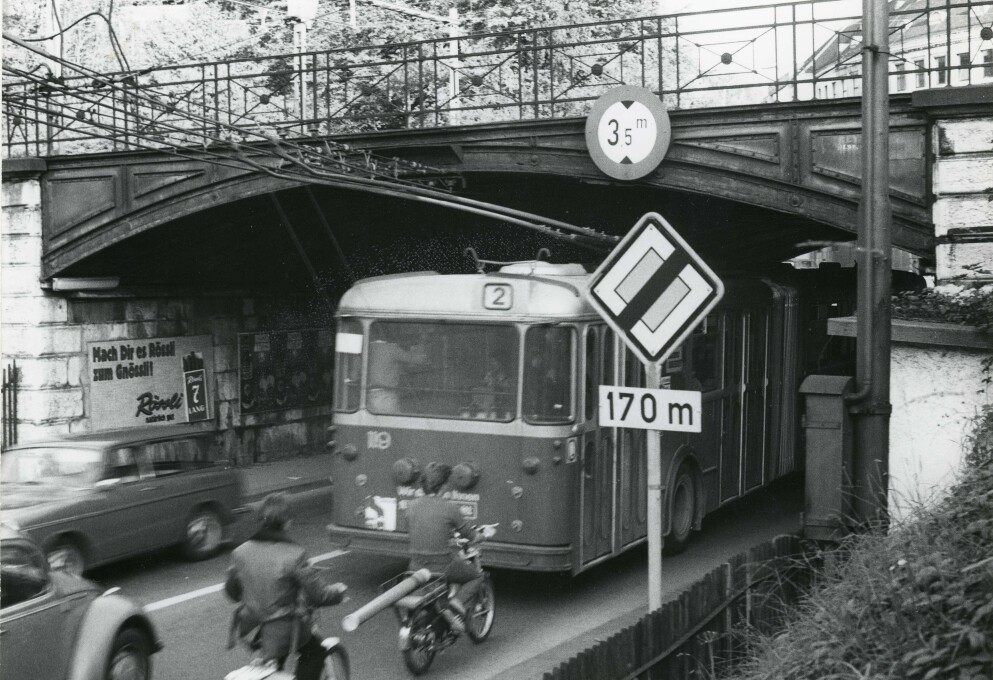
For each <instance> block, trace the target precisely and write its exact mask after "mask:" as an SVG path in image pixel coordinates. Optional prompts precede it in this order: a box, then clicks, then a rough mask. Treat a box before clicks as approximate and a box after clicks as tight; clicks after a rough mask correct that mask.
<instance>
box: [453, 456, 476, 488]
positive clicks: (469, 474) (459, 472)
mask: <svg viewBox="0 0 993 680" xmlns="http://www.w3.org/2000/svg"><path fill="white" fill-rule="evenodd" d="M478 481H479V470H477V469H476V466H475V465H473V464H472V463H459V464H458V465H456V466H455V467H453V468H452V483H453V484H454V485H455V486H456V487H457V488H458V489H459V490H461V491H468V490H469V489H471V488H472V487H474V486H476V482H478Z"/></svg>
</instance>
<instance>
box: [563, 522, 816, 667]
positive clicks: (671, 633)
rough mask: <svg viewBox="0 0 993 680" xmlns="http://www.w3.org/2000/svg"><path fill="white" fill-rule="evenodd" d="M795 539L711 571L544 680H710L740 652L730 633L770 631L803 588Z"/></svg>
mask: <svg viewBox="0 0 993 680" xmlns="http://www.w3.org/2000/svg"><path fill="white" fill-rule="evenodd" d="M807 565H808V561H807V560H806V559H803V550H802V544H801V541H800V539H799V538H798V537H796V536H780V537H778V538H776V539H774V540H772V541H770V542H769V543H766V544H764V545H759V546H756V547H754V548H752V549H751V550H749V551H748V552H747V553H741V554H738V555H736V556H735V557H734V558H732V559H731V560H730V561H728V562H727V563H725V564H723V565H721V566H720V567H717V568H716V569H714V570H713V571H711V572H710V573H709V574H707V575H706V576H704V577H703V578H702V579H700V580H699V581H697V582H696V583H695V584H694V585H693V586H692V587H690V588H689V589H687V590H686V591H684V592H683V593H682V594H681V595H680V596H679V597H678V598H676V599H674V600H671V601H670V602H667V603H666V604H663V605H662V607H661V608H660V609H658V610H656V611H654V612H650V613H648V614H646V615H645V616H644V617H643V618H642V619H641V620H639V621H638V622H637V623H635V624H633V625H631V626H628V627H627V628H625V629H623V630H621V631H618V632H617V633H615V634H614V635H612V636H611V637H610V638H608V639H606V640H603V641H601V642H599V643H597V644H596V645H594V646H593V647H590V648H588V649H586V650H584V651H582V652H580V653H579V654H578V655H576V656H574V657H573V658H571V659H569V660H568V661H566V662H564V663H562V664H560V665H559V666H558V667H557V668H555V669H554V670H551V671H549V672H546V673H545V675H544V680H633V679H635V678H637V679H638V680H660V679H664V680H711V679H713V678H717V677H720V676H721V675H722V674H723V673H724V672H725V671H726V670H727V669H728V668H729V666H730V664H733V662H734V660H735V658H736V657H738V656H739V655H740V653H741V651H742V645H741V640H740V637H739V636H737V635H736V631H739V630H741V629H742V628H743V627H744V626H746V625H748V626H754V627H757V628H759V629H762V630H773V629H775V628H777V627H778V626H779V625H780V624H781V623H782V620H783V617H784V615H785V613H786V611H787V608H788V607H789V606H790V604H791V603H793V602H795V601H796V599H797V598H798V597H799V595H800V594H801V593H802V592H803V591H804V590H805V589H806V588H807V587H808V585H809V582H810V575H811V572H810V569H809V567H808V566H807Z"/></svg>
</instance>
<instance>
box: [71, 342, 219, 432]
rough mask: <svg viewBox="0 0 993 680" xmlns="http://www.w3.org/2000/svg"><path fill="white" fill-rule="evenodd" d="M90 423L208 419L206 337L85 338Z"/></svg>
mask: <svg viewBox="0 0 993 680" xmlns="http://www.w3.org/2000/svg"><path fill="white" fill-rule="evenodd" d="M86 354H87V359H88V361H89V370H88V372H87V376H88V378H89V383H90V412H91V419H92V422H91V426H92V427H93V429H94V430H105V429H113V428H123V427H136V426H145V425H171V424H174V423H193V422H198V421H204V420H210V419H211V418H212V417H213V409H212V406H211V393H212V385H213V370H214V345H213V338H212V336H210V335H197V336H192V337H175V338H149V339H142V340H108V341H105V342H91V343H88V344H87V348H86Z"/></svg>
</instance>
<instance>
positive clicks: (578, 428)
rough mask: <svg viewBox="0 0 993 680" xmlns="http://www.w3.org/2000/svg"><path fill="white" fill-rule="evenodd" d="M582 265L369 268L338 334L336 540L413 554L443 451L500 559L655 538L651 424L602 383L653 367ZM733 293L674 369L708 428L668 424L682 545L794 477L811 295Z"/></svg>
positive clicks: (668, 522)
mask: <svg viewBox="0 0 993 680" xmlns="http://www.w3.org/2000/svg"><path fill="white" fill-rule="evenodd" d="M588 279H589V275H588V273H587V272H586V271H585V270H584V269H583V268H582V267H581V266H579V265H556V264H550V263H546V262H528V263H520V264H515V265H510V266H506V267H504V268H502V269H501V270H499V271H496V272H489V273H477V274H468V275H439V274H435V273H416V274H406V275H397V276H390V277H379V278H374V279H366V280H363V281H360V282H358V283H357V284H356V285H355V286H354V287H353V288H352V289H351V290H349V291H348V292H347V293H346V294H345V296H344V297H343V298H342V301H341V304H340V305H339V311H338V318H337V320H336V321H337V333H336V357H337V362H336V375H335V432H334V439H335V446H334V455H333V457H332V477H333V479H334V510H333V518H332V519H333V521H332V524H331V525H329V527H328V529H329V533H330V536H331V539H332V541H333V542H334V543H336V544H338V545H343V546H347V547H348V548H349V549H352V550H358V551H368V552H373V553H379V554H387V555H396V556H406V553H407V534H406V530H407V524H406V507H407V505H408V503H409V502H410V500H411V499H413V498H414V497H416V496H417V495H418V494H419V493H420V490H419V474H420V470H421V469H423V467H424V465H426V464H427V463H428V462H430V461H437V462H441V463H445V464H448V465H450V466H451V467H452V475H451V479H450V481H449V484H448V485H447V487H446V493H447V494H448V496H449V497H450V498H451V499H452V500H453V501H455V502H456V503H458V504H459V506H460V508H461V510H462V513H463V514H464V516H466V517H467V518H470V519H478V520H479V521H480V522H486V523H491V522H499V523H500V529H499V532H498V533H497V535H496V536H495V537H494V538H493V539H491V540H490V541H489V542H488V547H487V549H486V551H485V552H484V556H485V560H486V563H487V564H489V565H490V566H497V567H506V568H513V569H523V570H536V571H571V572H573V573H578V572H580V571H582V570H584V569H586V568H589V567H590V566H592V565H594V564H597V563H599V562H600V561H602V560H605V559H609V558H610V557H612V556H615V555H618V554H620V553H621V552H624V551H625V550H628V549H630V548H631V547H633V546H636V545H639V544H641V543H642V542H644V541H645V537H646V531H647V522H646V517H647V515H646V511H647V506H646V498H647V493H646V481H645V474H646V467H647V466H646V459H645V449H646V446H645V442H646V439H645V438H646V436H647V433H646V432H645V431H644V430H630V429H618V428H608V427H600V426H599V418H598V415H599V414H598V387H599V385H626V386H632V387H641V386H644V384H645V372H644V368H643V367H642V365H641V364H640V362H638V361H637V360H636V359H635V358H634V357H633V356H632V355H631V353H630V352H629V351H628V350H627V348H626V347H625V345H624V343H623V342H622V341H621V340H620V339H619V338H618V337H616V336H615V334H614V333H613V331H611V330H610V329H609V328H608V327H607V326H606V325H605V324H604V323H603V321H602V320H601V319H600V318H599V317H598V316H597V315H596V314H595V312H594V311H593V309H592V308H591V307H590V306H589V304H588V303H587V302H586V299H585V293H584V291H585V287H586V284H587V282H588ZM725 283H726V288H727V293H726V295H725V299H724V300H723V301H722V303H721V304H720V305H719V306H718V307H717V308H715V309H714V310H713V311H712V312H711V314H710V315H709V316H708V318H707V320H706V322H705V324H703V325H702V326H701V327H699V328H698V329H697V331H696V332H694V333H693V334H692V335H691V336H690V337H689V338H688V339H687V340H686V341H685V342H684V343H683V345H682V346H681V348H680V350H679V351H677V352H676V353H675V354H674V355H673V356H671V357H670V358H669V359H668V360H667V361H666V362H665V365H664V366H662V367H661V368H662V381H663V386H668V387H671V388H673V389H694V390H699V391H701V392H702V401H703V413H702V418H703V422H702V429H703V432H702V433H701V434H684V433H665V435H664V436H663V437H662V468H663V484H664V487H665V493H664V507H663V524H664V526H663V531H664V532H665V533H666V539H665V545H666V550H667V551H669V552H678V551H679V550H681V549H682V548H683V547H684V546H685V545H686V544H687V542H688V541H689V539H690V536H691V534H692V532H693V531H694V530H696V529H699V528H700V527H701V522H702V520H703V517H704V516H705V515H706V514H707V513H709V512H711V511H713V510H715V509H717V508H718V507H720V506H722V505H724V504H726V503H729V502H731V501H732V500H734V499H736V498H739V497H741V496H743V495H745V494H747V493H749V492H751V491H753V490H755V489H758V488H761V487H762V486H764V485H766V484H768V483H770V482H771V481H773V480H774V479H776V478H778V477H781V476H782V475H784V474H787V473H789V472H791V471H793V470H794V469H795V468H796V460H797V388H798V385H799V381H800V378H801V375H800V369H799V368H798V366H800V365H801V356H800V352H801V339H800V318H801V315H800V314H799V310H798V308H797V306H798V298H797V293H796V291H795V290H794V289H793V288H791V287H789V286H783V285H778V284H775V283H771V282H769V281H765V280H762V279H758V278H754V277H748V278H745V279H742V280H737V279H735V280H727V281H726V282H725Z"/></svg>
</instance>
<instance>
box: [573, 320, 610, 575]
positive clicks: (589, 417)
mask: <svg viewBox="0 0 993 680" xmlns="http://www.w3.org/2000/svg"><path fill="white" fill-rule="evenodd" d="M604 328H605V327H604V326H589V327H587V328H586V337H585V341H584V343H583V347H584V352H583V355H584V357H583V385H584V390H583V392H584V394H583V419H582V424H581V425H580V432H581V436H580V442H579V443H580V446H581V451H582V454H581V455H582V459H581V461H582V487H581V489H580V505H581V510H582V512H581V515H580V516H581V517H582V523H581V524H582V526H581V529H580V532H581V533H580V550H581V556H580V562H581V563H582V564H587V563H588V562H590V561H592V560H595V559H597V558H598V557H602V556H604V555H609V554H610V553H611V551H612V549H613V539H614V536H613V528H614V502H615V499H614V442H613V434H612V431H611V428H604V429H603V430H602V431H601V430H600V428H599V427H598V421H599V418H598V410H599V392H600V390H599V386H600V385H601V384H603V383H602V382H601V381H602V380H603V359H604V357H603V354H602V349H601V348H602V336H603V335H604V334H605V333H604Z"/></svg>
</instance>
